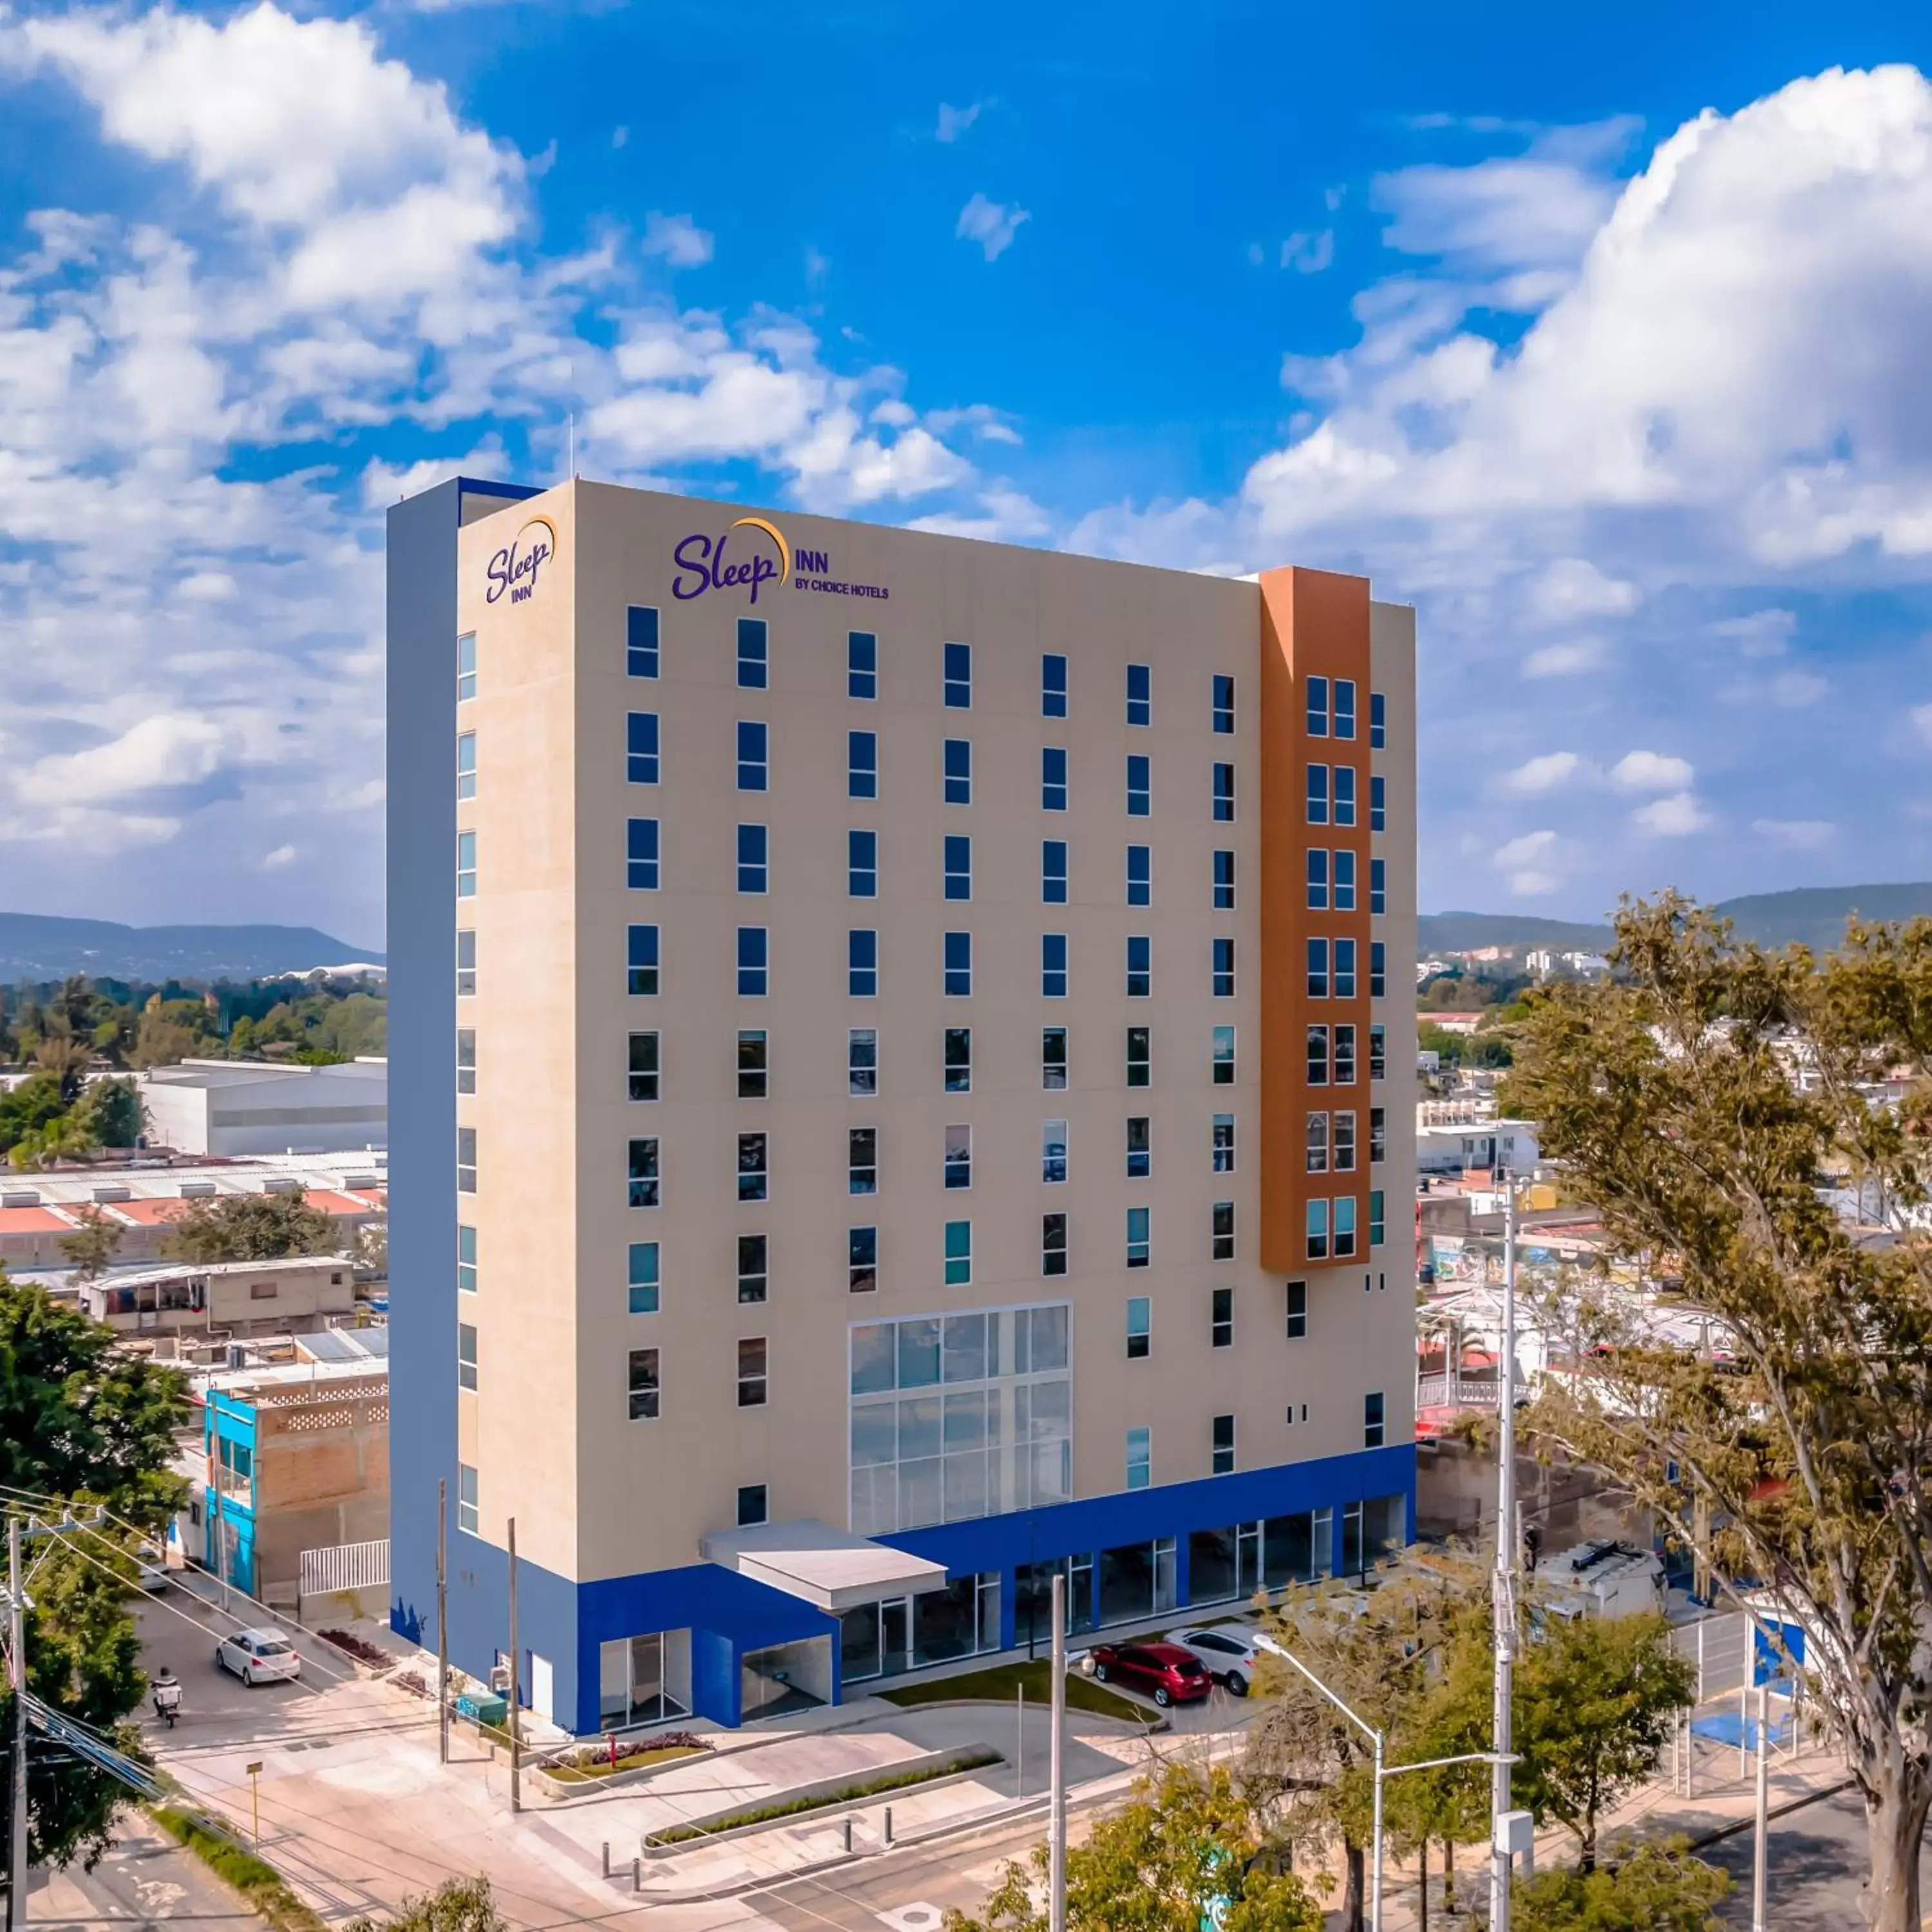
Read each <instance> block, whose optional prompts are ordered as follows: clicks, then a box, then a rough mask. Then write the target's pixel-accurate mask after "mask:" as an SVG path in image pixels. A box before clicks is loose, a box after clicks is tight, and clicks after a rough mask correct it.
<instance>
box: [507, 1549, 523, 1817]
mask: <svg viewBox="0 0 1932 1932" xmlns="http://www.w3.org/2000/svg"><path fill="white" fill-rule="evenodd" d="M522 1737H523V1734H522V1732H521V1730H520V1729H519V1727H518V1726H517V1519H516V1518H515V1517H511V1519H510V1809H511V1811H513V1812H516V1811H521V1810H522V1809H523V1753H522V1749H521V1745H522Z"/></svg>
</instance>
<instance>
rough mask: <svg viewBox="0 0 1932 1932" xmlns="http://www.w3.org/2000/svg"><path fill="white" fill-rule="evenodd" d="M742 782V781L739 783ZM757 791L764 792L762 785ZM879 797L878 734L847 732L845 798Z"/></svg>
mask: <svg viewBox="0 0 1932 1932" xmlns="http://www.w3.org/2000/svg"><path fill="white" fill-rule="evenodd" d="M741 782H742V781H741ZM757 789H758V790H760V791H763V790H764V787H763V785H760V786H759V787H757ZM878 795H879V734H878V733H877V732H876V731H847V733H846V734H845V796H847V798H877V796H878Z"/></svg>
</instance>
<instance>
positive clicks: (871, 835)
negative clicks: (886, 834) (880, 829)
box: [845, 832, 879, 899]
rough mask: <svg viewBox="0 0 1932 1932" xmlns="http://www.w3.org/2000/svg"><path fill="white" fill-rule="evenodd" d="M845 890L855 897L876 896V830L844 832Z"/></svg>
mask: <svg viewBox="0 0 1932 1932" xmlns="http://www.w3.org/2000/svg"><path fill="white" fill-rule="evenodd" d="M845 890H846V892H847V894H848V895H850V897H852V898H855V899H875V898H877V897H878V895H879V835H878V834H877V832H847V833H846V835H845Z"/></svg>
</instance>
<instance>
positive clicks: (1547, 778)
mask: <svg viewBox="0 0 1932 1932" xmlns="http://www.w3.org/2000/svg"><path fill="white" fill-rule="evenodd" d="M1582 769H1583V760H1582V759H1581V758H1580V757H1578V756H1577V754H1576V753H1575V752H1574V751H1545V752H1544V753H1543V754H1541V756H1539V757H1534V758H1531V759H1529V760H1527V761H1526V763H1523V764H1520V765H1518V766H1517V768H1516V769H1514V771H1511V772H1505V773H1504V775H1503V778H1502V789H1503V790H1505V791H1507V792H1514V793H1516V794H1517V796H1519V797H1524V798H1532V797H1535V796H1537V795H1538V793H1542V792H1547V791H1554V790H1556V789H1557V788H1558V787H1559V786H1560V785H1564V784H1568V782H1569V781H1571V779H1572V778H1574V777H1576V775H1577V773H1578V772H1580V771H1581V770H1582Z"/></svg>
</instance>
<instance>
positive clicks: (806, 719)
mask: <svg viewBox="0 0 1932 1932" xmlns="http://www.w3.org/2000/svg"><path fill="white" fill-rule="evenodd" d="M389 825H390V831H389V907H390V914H389V917H390V982H389V984H390V1001H391V1013H392V1022H391V1045H390V1060H389V1066H390V1074H391V1080H390V1160H389V1170H390V1173H391V1175H392V1181H393V1186H392V1190H391V1196H390V1199H391V1208H390V1229H389V1240H390V1250H391V1256H392V1262H391V1273H392V1280H393V1282H394V1284H395V1286H394V1296H393V1303H394V1312H393V1316H392V1381H393V1388H394V1405H393V1415H392V1432H393V1435H392V1472H393V1473H392V1489H393V1535H394V1544H395V1553H394V1565H395V1568H394V1574H395V1586H394V1592H393V1594H394V1596H395V1604H394V1610H393V1615H394V1619H395V1622H396V1624H397V1626H398V1628H400V1629H402V1630H404V1631H407V1632H408V1633H410V1634H413V1635H415V1636H416V1637H419V1638H420V1639H421V1640H422V1641H424V1642H425V1643H434V1641H435V1635H436V1583H435V1550H436V1542H437V1496H438V1493H439V1491H438V1485H439V1484H440V1483H443V1484H446V1485H447V1496H448V1510H449V1520H448V1526H447V1528H448V1543H449V1642H450V1650H451V1655H452V1658H453V1660H454V1661H455V1663H457V1664H458V1665H460V1667H463V1668H464V1669H466V1670H470V1671H472V1672H475V1673H483V1672H485V1671H487V1670H489V1669H490V1667H492V1664H493V1661H498V1660H499V1659H500V1658H502V1654H503V1652H504V1649H505V1646H506V1645H507V1643H508V1608H507V1601H506V1596H507V1589H506V1586H507V1574H506V1573H507V1561H506V1559H507V1544H508V1526H509V1524H510V1523H511V1520H514V1523H515V1525H516V1533H517V1552H518V1557H519V1567H518V1576H519V1592H518V1610H519V1637H518V1643H519V1648H520V1652H521V1655H520V1656H519V1657H518V1658H517V1681H518V1685H519V1688H520V1694H521V1696H522V1697H523V1700H525V1702H526V1703H527V1704H529V1706H532V1707H534V1708H535V1709H536V1710H538V1712H541V1713H542V1714H544V1715H546V1716H547V1717H550V1718H553V1719H554V1720H555V1721H556V1722H557V1723H559V1724H562V1725H564V1726H565V1727H568V1728H570V1729H571V1730H575V1731H577V1732H580V1733H583V1732H594V1731H595V1730H598V1728H599V1727H625V1726H629V1725H633V1724H646V1723H649V1722H652V1721H655V1720H657V1719H659V1718H668V1717H674V1716H677V1715H683V1714H685V1713H686V1712H697V1713H699V1714H701V1715H704V1716H706V1717H709V1718H714V1719H717V1720H719V1721H723V1722H725V1723H735V1722H739V1721H742V1720H744V1719H746V1718H751V1717H752V1716H754V1715H759V1714H760V1713H761V1712H771V1711H773V1710H775V1709H784V1708H787V1707H793V1706H797V1705H798V1704H800V1703H806V1702H811V1701H821V1702H824V1701H835V1700H838V1698H840V1697H841V1696H844V1695H849V1694H856V1688H857V1687H860V1686H863V1685H868V1684H870V1683H872V1682H876V1681H877V1680H879V1679H882V1678H890V1677H892V1676H895V1675H899V1674H901V1673H905V1672H907V1671H910V1670H917V1669H920V1668H923V1667H926V1666H928V1665H929V1664H935V1663H938V1662H941V1661H946V1660H950V1659H953V1658H961V1657H965V1656H968V1655H976V1654H982V1653H992V1652H999V1651H1001V1650H1007V1649H1013V1648H1014V1647H1016V1646H1020V1647H1024V1646H1027V1645H1028V1643H1043V1642H1044V1641H1045V1640H1046V1637H1047V1635H1048V1632H1047V1628H1046V1622H1047V1613H1046V1602H1047V1597H1048V1592H1049V1580H1050V1578H1051V1577H1052V1575H1053V1574H1054V1573H1055V1572H1056V1571H1059V1572H1061V1573H1063V1574H1065V1575H1066V1576H1067V1579H1068V1583H1069V1586H1070V1588H1069V1598H1068V1601H1069V1610H1070V1621H1071V1623H1072V1626H1073V1628H1074V1630H1076V1631H1079V1632H1083V1633H1084V1632H1085V1631H1089V1630H1093V1629H1097V1628H1103V1627H1106V1626H1109V1625H1118V1624H1124V1623H1129V1622H1133V1621H1134V1620H1136V1619H1148V1618H1151V1617H1153V1616H1157V1615H1158V1614H1160V1613H1166V1612H1169V1611H1175V1610H1181V1609H1184V1608H1189V1607H1196V1606H1201V1605H1205V1604H1229V1603H1233V1602H1235V1601H1238V1600H1239V1599H1243V1598H1247V1597H1249V1596H1250V1595H1252V1594H1253V1592H1254V1591H1255V1590H1256V1589H1258V1588H1260V1587H1262V1586H1273V1585H1278V1584H1280V1583H1283V1582H1286V1581H1288V1580H1291V1579H1296V1578H1304V1577H1313V1576H1316V1575H1319V1574H1328V1573H1331V1572H1343V1573H1347V1572H1352V1571H1357V1570H1358V1569H1360V1568H1362V1567H1363V1566H1364V1565H1366V1564H1367V1563H1369V1562H1373V1559H1374V1558H1375V1556H1376V1555H1377V1554H1378V1553H1379V1552H1381V1551H1382V1550H1385V1549H1386V1548H1388V1547H1391V1546H1394V1545H1397V1544H1400V1543H1401V1542H1402V1541H1403V1540H1404V1539H1405V1538H1406V1536H1407V1535H1408V1534H1409V1526H1410V1523H1411V1520H1412V1513H1413V1507H1414V1504H1413V1499H1414V1490H1415V1451H1414V1444H1413V1436H1414V1417H1413V1412H1412V1400H1413V1394H1412V1391H1413V1364H1414V1340H1413V1331H1414V1268H1413V1241H1412V1229H1411V1217H1412V1201H1413V1197H1414V1190H1415V1130H1414V1121H1415V1105H1414V1102H1415V1092H1414V1085H1413V1082H1414V1061H1415V1054H1414V1051H1413V1047H1414V1040H1413V1033H1412V1014H1411V1009H1410V1005H1409V992H1410V985H1409V979H1410V971H1409V962H1411V960H1412V958H1413V957H1414V953H1415V874H1414V852H1415V622H1414V615H1413V613H1412V611H1411V610H1408V609H1406V608H1405V607H1400V606H1397V605H1393V604H1380V603H1376V602H1375V601H1373V600H1372V599H1371V597H1370V586H1369V584H1368V583H1367V580H1365V579H1363V578H1360V577H1346V576H1337V575H1333V574H1327V573H1325V572H1322V571H1308V570H1302V569H1293V568H1289V569H1281V570H1275V571H1266V572H1264V573H1263V574H1262V575H1261V576H1260V577H1259V578H1258V579H1253V580H1245V581H1236V580H1231V579H1227V578H1221V577H1204V576H1197V575H1193V574H1187V573H1184V572H1181V571H1168V570H1158V569H1151V568H1143V567H1142V566H1139V565H1133V564H1127V563H1117V562H1098V561H1096V560H1094V559H1089V558H1085V557H1079V556H1062V555H1058V554H1054V553H1049V552H1046V551H1041V550H1025V549H1018V548H1010V547H1005V546H1003V545H998V544H988V543H980V542H975V541H967V540H965V539H962V538H954V537H949V536H941V535H926V534H922V533H919V532H911V531H907V530H901V529H882V528H877V527H874V526H869V525H865V524H857V523H841V522H835V521H832V520H826V519H824V518H820V517H805V516H797V515H793V514H789V513H784V514H779V513H771V514H761V513H755V512H753V511H746V510H743V509H740V508H736V507H735V506H731V505H722V504H717V503H712V502H700V501H694V500H692V499H689V498H685V497H679V496H663V495H658V494H655V493H649V492H646V491H641V490H627V489H620V488H616V487H609V486H605V485H601V484H588V483H583V482H575V483H571V484H565V485H563V486H562V487H557V488H555V489H552V490H546V491H544V492H542V493H540V494H538V493H530V492H528V491H525V490H520V489H517V488H514V487H511V486H508V485H505V484H491V483H482V482H475V481H453V482H450V483H447V484H443V485H441V486H440V487H437V488H436V489H434V490H430V491H428V492H427V493H424V494H422V495H420V496H415V497H412V498H410V499H407V501H405V502H401V503H399V504H398V505H396V507H395V508H394V509H393V510H392V511H391V512H390V516H389ZM1387 995H1392V998H1391V997H1385V996H1387Z"/></svg>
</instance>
